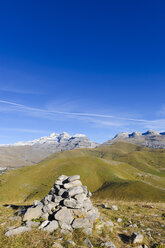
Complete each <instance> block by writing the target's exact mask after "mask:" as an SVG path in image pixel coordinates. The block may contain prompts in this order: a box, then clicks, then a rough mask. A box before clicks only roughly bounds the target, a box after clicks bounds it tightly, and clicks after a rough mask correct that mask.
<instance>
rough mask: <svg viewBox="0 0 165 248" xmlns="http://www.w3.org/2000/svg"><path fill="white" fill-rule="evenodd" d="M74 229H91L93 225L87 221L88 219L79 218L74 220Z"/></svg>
mask: <svg viewBox="0 0 165 248" xmlns="http://www.w3.org/2000/svg"><path fill="white" fill-rule="evenodd" d="M72 227H73V228H74V229H77V228H91V227H92V224H91V223H90V221H89V219H87V218H77V219H74V221H73V223H72Z"/></svg>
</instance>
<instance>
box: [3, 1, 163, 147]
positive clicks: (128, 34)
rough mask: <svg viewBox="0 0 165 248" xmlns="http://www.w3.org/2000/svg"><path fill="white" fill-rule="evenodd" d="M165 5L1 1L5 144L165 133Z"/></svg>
mask: <svg viewBox="0 0 165 248" xmlns="http://www.w3.org/2000/svg"><path fill="white" fill-rule="evenodd" d="M164 13H165V1H164V0H162V1H160V0H158V1H152V0H150V1H148V0H145V1H141V0H138V1H137V0H135V1H131V0H130V1H127V0H126V1H122V0H120V1H119V0H117V1H111V0H109V1H107V0H102V1H100V0H99V1H98V0H88V1H87V0H79V1H77V0H70V1H68V0H60V1H59V0H52V1H49V0H48V1H43V0H39V1H37V0H36V1H35V0H34V1H31V0H29V1H17V0H16V1H10V0H7V1H1V8H0V143H1V144H2V143H4V144H6V143H13V142H16V141H20V140H21V141H25V140H30V139H34V138H37V137H40V136H45V135H48V134H49V133H51V132H56V133H61V132H63V131H66V132H68V133H70V134H75V133H84V134H86V135H87V136H88V137H89V138H90V139H92V140H94V141H97V142H103V141H106V140H108V139H109V138H112V137H113V136H114V135H115V134H116V133H118V132H132V131H134V130H138V131H142V132H143V131H146V129H155V130H159V131H165V17H164Z"/></svg>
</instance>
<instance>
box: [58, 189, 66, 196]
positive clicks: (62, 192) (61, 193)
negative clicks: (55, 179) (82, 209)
mask: <svg viewBox="0 0 165 248" xmlns="http://www.w3.org/2000/svg"><path fill="white" fill-rule="evenodd" d="M65 192H66V189H60V190H59V191H58V195H59V196H62V195H63V194H64V193H65Z"/></svg>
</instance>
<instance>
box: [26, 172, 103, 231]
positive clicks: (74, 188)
mask: <svg viewBox="0 0 165 248" xmlns="http://www.w3.org/2000/svg"><path fill="white" fill-rule="evenodd" d="M79 179H80V176H79V175H74V176H71V177H68V176H64V175H62V176H60V177H59V178H58V179H57V180H56V182H55V184H54V187H53V188H51V190H50V192H49V194H48V195H47V196H45V197H44V198H43V199H42V200H41V201H34V204H33V206H32V207H31V208H28V209H27V211H26V212H25V214H24V217H23V221H24V223H25V225H26V226H30V225H32V222H33V221H32V220H34V219H40V220H41V221H43V222H42V223H41V225H40V226H39V229H41V230H43V231H48V232H53V231H54V230H56V229H57V228H58V227H60V228H61V229H62V230H61V231H62V232H66V231H72V230H73V229H76V228H83V229H84V230H85V231H86V232H87V233H88V234H89V233H91V232H92V227H93V223H94V222H95V221H96V220H97V219H98V218H99V216H100V214H99V212H98V209H97V208H95V207H93V205H92V202H91V200H90V196H91V193H90V192H89V191H88V189H87V187H86V186H82V183H81V181H80V180H79Z"/></svg>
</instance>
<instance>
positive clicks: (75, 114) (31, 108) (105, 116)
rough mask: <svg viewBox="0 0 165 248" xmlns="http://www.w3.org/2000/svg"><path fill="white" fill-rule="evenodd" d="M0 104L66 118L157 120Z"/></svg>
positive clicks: (0, 101)
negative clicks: (65, 116)
mask: <svg viewBox="0 0 165 248" xmlns="http://www.w3.org/2000/svg"><path fill="white" fill-rule="evenodd" d="M0 103H4V104H8V105H12V106H15V107H18V108H20V109H23V110H30V111H35V112H43V113H47V114H61V115H68V116H86V117H101V118H114V119H118V120H125V121H134V122H145V123H153V122H155V121H158V120H144V119H134V118H127V117H119V116H114V115H104V114H95V113H77V112H76V113H75V112H63V111H57V110H47V109H40V108H33V107H29V106H26V105H22V104H18V103H15V102H10V101H5V100H0Z"/></svg>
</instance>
